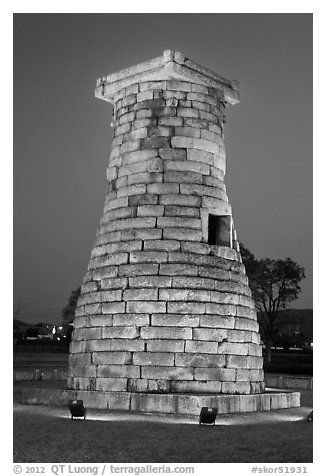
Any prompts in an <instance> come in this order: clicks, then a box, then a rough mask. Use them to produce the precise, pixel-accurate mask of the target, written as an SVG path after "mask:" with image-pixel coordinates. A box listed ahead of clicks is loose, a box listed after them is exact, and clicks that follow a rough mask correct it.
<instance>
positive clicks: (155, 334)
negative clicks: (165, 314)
mask: <svg viewBox="0 0 326 476" xmlns="http://www.w3.org/2000/svg"><path fill="white" fill-rule="evenodd" d="M140 336H141V338H142V339H168V340H171V339H172V340H174V339H177V340H179V339H192V329H191V328H190V327H172V326H171V327H169V326H167V327H163V326H155V327H154V326H151V327H142V328H141V330H140Z"/></svg>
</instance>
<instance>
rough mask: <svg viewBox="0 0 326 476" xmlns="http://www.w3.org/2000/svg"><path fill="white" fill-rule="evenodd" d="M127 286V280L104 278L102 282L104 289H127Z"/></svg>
mask: <svg viewBox="0 0 326 476" xmlns="http://www.w3.org/2000/svg"><path fill="white" fill-rule="evenodd" d="M131 243H132V242H131ZM134 243H138V242H134ZM140 243H141V242H140ZM127 286H128V279H127V278H104V279H102V280H101V288H102V289H125V288H126V287H127Z"/></svg>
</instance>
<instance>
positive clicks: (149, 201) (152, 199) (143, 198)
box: [126, 194, 158, 206]
mask: <svg viewBox="0 0 326 476" xmlns="http://www.w3.org/2000/svg"><path fill="white" fill-rule="evenodd" d="M126 198H127V199H128V204H129V205H138V206H142V205H156V204H157V202H158V195H153V194H151V195H133V196H131V197H126Z"/></svg>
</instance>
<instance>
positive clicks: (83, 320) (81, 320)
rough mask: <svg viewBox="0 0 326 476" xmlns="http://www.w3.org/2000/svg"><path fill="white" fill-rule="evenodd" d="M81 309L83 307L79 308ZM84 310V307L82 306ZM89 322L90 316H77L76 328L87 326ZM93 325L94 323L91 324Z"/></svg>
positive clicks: (75, 320)
mask: <svg viewBox="0 0 326 476" xmlns="http://www.w3.org/2000/svg"><path fill="white" fill-rule="evenodd" d="M79 309H81V308H79ZM82 309H83V312H84V307H83V308H82ZM87 323H88V318H87V317H86V316H76V317H75V319H74V328H75V329H79V328H82V327H86V326H87ZM91 327H93V324H91Z"/></svg>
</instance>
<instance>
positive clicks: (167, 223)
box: [157, 216, 201, 236]
mask: <svg viewBox="0 0 326 476" xmlns="http://www.w3.org/2000/svg"><path fill="white" fill-rule="evenodd" d="M157 227H162V228H170V227H185V228H193V229H200V230H201V220H200V219H198V218H188V217H183V216H174V217H173V216H164V217H158V219H157ZM164 231H165V230H164ZM163 236H164V233H163Z"/></svg>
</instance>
